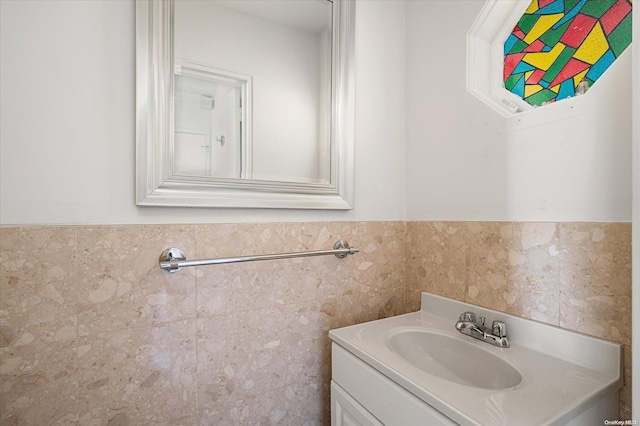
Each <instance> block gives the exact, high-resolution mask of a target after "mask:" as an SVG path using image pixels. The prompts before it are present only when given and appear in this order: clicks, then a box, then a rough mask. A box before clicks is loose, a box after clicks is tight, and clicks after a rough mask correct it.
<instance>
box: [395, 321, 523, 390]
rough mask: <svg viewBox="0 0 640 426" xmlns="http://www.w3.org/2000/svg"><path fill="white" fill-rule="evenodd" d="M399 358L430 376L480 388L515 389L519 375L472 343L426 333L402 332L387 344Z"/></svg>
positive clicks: (516, 371) (520, 377)
mask: <svg viewBox="0 0 640 426" xmlns="http://www.w3.org/2000/svg"><path fill="white" fill-rule="evenodd" d="M387 345H388V346H389V348H390V349H391V350H392V351H393V352H394V353H395V354H396V355H398V356H400V357H401V358H403V359H404V360H406V361H407V362H409V363H410V364H411V365H413V366H414V367H416V368H419V369H421V370H423V371H425V372H427V373H429V374H433V375H434V376H438V377H440V378H442V379H445V380H449V381H452V382H455V383H458V384H461V385H466V386H471V387H476V388H483V389H507V388H512V387H514V386H517V385H518V384H520V382H521V381H522V376H521V375H520V373H519V372H518V370H516V369H515V368H513V367H512V366H511V365H510V364H509V363H507V362H506V361H504V360H502V359H500V358H499V357H497V356H495V355H493V354H491V353H490V352H488V351H485V350H482V349H479V348H478V347H476V346H475V345H473V344H471V343H467V342H464V341H462V340H459V339H455V338H452V337H449V336H445V335H442V334H437V333H430V332H427V331H403V332H399V333H397V334H394V335H393V336H392V337H391V338H390V339H389V340H388V341H387Z"/></svg>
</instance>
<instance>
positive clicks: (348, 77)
mask: <svg viewBox="0 0 640 426" xmlns="http://www.w3.org/2000/svg"><path fill="white" fill-rule="evenodd" d="M355 3H356V2H355V1H353V0H333V34H334V37H333V42H332V81H331V87H332V89H331V90H332V93H331V96H332V104H331V184H322V183H296V182H277V181H258V180H245V179H225V178H189V179H188V180H187V179H185V178H184V177H177V176H173V172H172V164H173V153H172V152H171V150H170V148H169V147H171V146H172V139H173V131H174V123H173V117H174V112H173V70H174V55H173V35H174V29H173V28H174V26H173V22H174V1H173V0H167V1H154V0H138V1H137V2H136V205H139V206H175V207H243V208H294V209H337V210H348V209H352V208H353V176H354V174H353V164H354V161H353V160H354V155H353V151H354V126H353V122H354V66H353V61H354V58H353V55H354V39H355V37H354V28H355Z"/></svg>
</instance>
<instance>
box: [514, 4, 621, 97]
mask: <svg viewBox="0 0 640 426" xmlns="http://www.w3.org/2000/svg"><path fill="white" fill-rule="evenodd" d="M631 8H632V0H533V1H532V2H531V4H529V7H528V8H527V10H526V11H525V13H524V14H523V15H522V17H521V18H520V20H519V21H518V23H517V24H516V26H515V27H514V28H513V31H512V32H511V34H510V35H509V37H507V40H506V41H505V42H504V46H503V47H504V67H503V71H504V75H503V81H504V87H505V88H506V89H507V90H509V91H511V92H513V93H515V94H516V95H518V96H520V97H521V98H522V99H524V100H525V101H527V102H528V103H529V104H530V105H534V106H538V105H542V104H545V103H549V102H555V101H558V100H561V99H565V98H569V97H571V96H575V94H576V93H584V90H585V87H590V86H591V85H592V84H593V83H594V82H595V81H596V80H597V79H598V78H599V77H600V76H601V75H602V74H603V73H604V72H605V71H606V70H607V68H609V66H610V65H611V64H612V63H613V62H614V61H615V60H616V58H617V57H619V56H620V54H622V52H624V50H625V49H626V48H627V47H628V46H629V45H630V44H631ZM579 85H580V86H579ZM578 86H579V87H578Z"/></svg>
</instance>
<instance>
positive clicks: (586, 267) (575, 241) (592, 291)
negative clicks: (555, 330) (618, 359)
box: [560, 223, 631, 345]
mask: <svg viewBox="0 0 640 426" xmlns="http://www.w3.org/2000/svg"><path fill="white" fill-rule="evenodd" d="M561 238H562V243H561V245H562V253H561V255H560V256H561V262H562V273H561V295H560V326H561V327H564V328H568V329H570V330H576V331H580V332H583V333H586V334H590V335H593V336H596V337H601V338H604V339H609V340H613V341H615V342H618V343H622V344H625V345H630V343H631V327H630V324H631V261H630V259H631V225H630V224H602V223H584V224H564V225H562V231H561Z"/></svg>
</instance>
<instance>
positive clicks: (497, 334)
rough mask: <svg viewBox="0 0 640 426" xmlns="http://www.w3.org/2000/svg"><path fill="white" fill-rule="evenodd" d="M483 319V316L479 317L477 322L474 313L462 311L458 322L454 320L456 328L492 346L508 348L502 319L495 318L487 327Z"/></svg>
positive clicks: (505, 328) (505, 326)
mask: <svg viewBox="0 0 640 426" xmlns="http://www.w3.org/2000/svg"><path fill="white" fill-rule="evenodd" d="M485 320H486V319H485V318H484V317H480V318H479V321H480V322H479V323H478V322H476V314H474V313H473V312H464V313H462V314H461V315H460V319H459V320H458V322H456V330H458V331H459V332H460V333H462V334H466V335H467V336H471V337H473V338H474V339H478V340H482V341H483V342H487V343H489V344H491V345H493V346H498V347H500V348H508V347H509V339H507V325H506V324H505V323H504V322H503V321H497V320H496V321H494V322H493V323H492V324H491V328H489V327H485V325H484V323H485Z"/></svg>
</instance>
